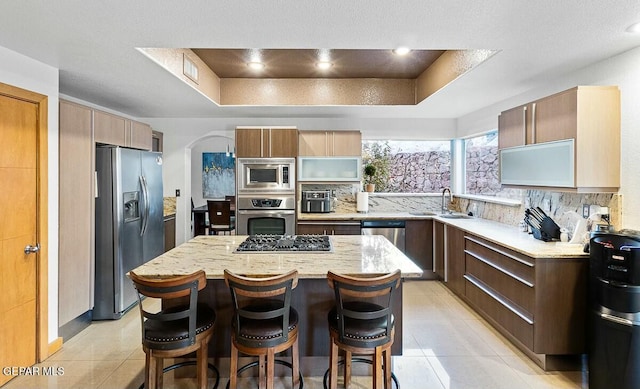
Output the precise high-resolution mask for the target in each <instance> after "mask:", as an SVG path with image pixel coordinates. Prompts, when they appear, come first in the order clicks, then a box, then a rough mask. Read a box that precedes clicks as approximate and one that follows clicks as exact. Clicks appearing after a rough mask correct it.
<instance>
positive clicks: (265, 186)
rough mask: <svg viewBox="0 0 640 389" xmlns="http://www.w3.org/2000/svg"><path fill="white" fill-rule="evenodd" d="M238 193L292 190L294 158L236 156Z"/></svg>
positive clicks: (293, 189)
mask: <svg viewBox="0 0 640 389" xmlns="http://www.w3.org/2000/svg"><path fill="white" fill-rule="evenodd" d="M236 162H237V164H238V165H237V166H238V174H237V183H238V193H239V194H242V193H256V192H294V191H295V187H296V186H295V177H296V174H295V173H296V172H295V169H296V167H295V166H296V160H295V158H238V160H237V161H236Z"/></svg>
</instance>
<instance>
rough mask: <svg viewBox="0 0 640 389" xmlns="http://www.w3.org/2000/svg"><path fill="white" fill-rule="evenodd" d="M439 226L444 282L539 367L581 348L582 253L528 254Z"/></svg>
mask: <svg viewBox="0 0 640 389" xmlns="http://www.w3.org/2000/svg"><path fill="white" fill-rule="evenodd" d="M434 228H435V229H436V230H437V229H438V228H439V227H437V226H436V227H434ZM444 229H445V234H444V235H445V239H444V241H445V246H446V251H445V263H446V278H445V279H446V282H445V284H446V285H447V287H449V288H450V289H451V290H452V291H453V292H455V293H456V294H457V295H458V296H459V297H461V298H462V299H463V300H464V301H466V302H467V303H468V304H469V305H470V306H471V307H472V308H474V309H475V310H476V311H477V312H478V313H479V314H480V315H481V316H483V317H484V318H485V319H486V320H487V321H488V322H489V323H491V324H492V325H493V326H494V327H496V328H497V329H498V330H499V331H500V332H501V333H503V334H504V335H505V336H506V337H507V338H509V339H510V340H512V341H514V344H516V345H517V346H518V347H519V348H520V349H522V350H523V351H524V352H525V353H526V354H527V355H529V357H531V358H532V359H533V360H534V361H535V362H537V363H538V364H539V365H540V366H541V367H542V368H544V369H547V370H553V369H557V368H563V366H562V365H560V364H559V363H560V362H561V363H564V361H566V358H563V357H564V356H566V355H574V356H578V355H580V354H583V353H585V352H586V348H585V323H586V289H587V272H588V266H589V261H588V260H587V259H585V258H532V257H529V256H527V255H524V254H521V253H519V252H516V251H514V250H511V249H509V248H507V247H504V246H501V245H499V244H496V243H494V242H491V241H488V240H486V239H483V238H481V237H479V236H475V235H473V234H469V233H466V232H464V231H463V230H460V229H458V228H456V227H453V226H449V225H446V226H444ZM436 235H437V234H436V233H435V232H434V236H436Z"/></svg>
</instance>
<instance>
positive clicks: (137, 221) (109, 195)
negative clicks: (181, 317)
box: [93, 147, 164, 320]
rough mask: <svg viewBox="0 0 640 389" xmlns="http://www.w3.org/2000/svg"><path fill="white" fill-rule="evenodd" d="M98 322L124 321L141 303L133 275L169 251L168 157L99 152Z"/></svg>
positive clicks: (122, 151)
mask: <svg viewBox="0 0 640 389" xmlns="http://www.w3.org/2000/svg"><path fill="white" fill-rule="evenodd" d="M96 175H97V177H96V183H97V184H96V186H97V195H96V199H95V209H96V246H95V247H96V255H95V258H96V266H95V299H94V300H95V303H94V308H93V319H94V320H104V319H119V318H120V317H122V315H123V314H124V313H125V312H126V311H127V310H129V308H131V307H132V306H133V305H135V303H136V302H137V296H136V291H135V289H134V288H133V283H132V282H131V280H130V279H129V278H128V277H127V275H126V274H127V272H128V271H130V270H132V269H134V268H136V267H138V266H140V265H142V264H143V263H145V262H147V261H149V260H151V259H153V258H155V257H157V256H158V255H160V254H162V253H163V252H164V224H163V199H162V154H161V153H155V152H150V151H141V150H133V149H125V148H120V147H98V148H96Z"/></svg>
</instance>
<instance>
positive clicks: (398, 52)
mask: <svg viewBox="0 0 640 389" xmlns="http://www.w3.org/2000/svg"><path fill="white" fill-rule="evenodd" d="M409 52H411V49H410V48H408V47H398V48H396V49H393V54H395V55H407V54H409Z"/></svg>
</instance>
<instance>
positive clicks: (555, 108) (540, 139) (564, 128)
mask: <svg viewBox="0 0 640 389" xmlns="http://www.w3.org/2000/svg"><path fill="white" fill-rule="evenodd" d="M533 104H534V105H535V107H534V108H533V110H532V115H533V120H532V129H531V131H532V137H533V142H532V143H544V142H552V141H555V140H563V139H573V138H575V137H576V130H577V125H578V89H576V88H574V89H570V90H567V91H564V92H561V93H557V94H555V95H551V96H549V97H545V98H543V99H540V100H538V101H536V102H535V103H533Z"/></svg>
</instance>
